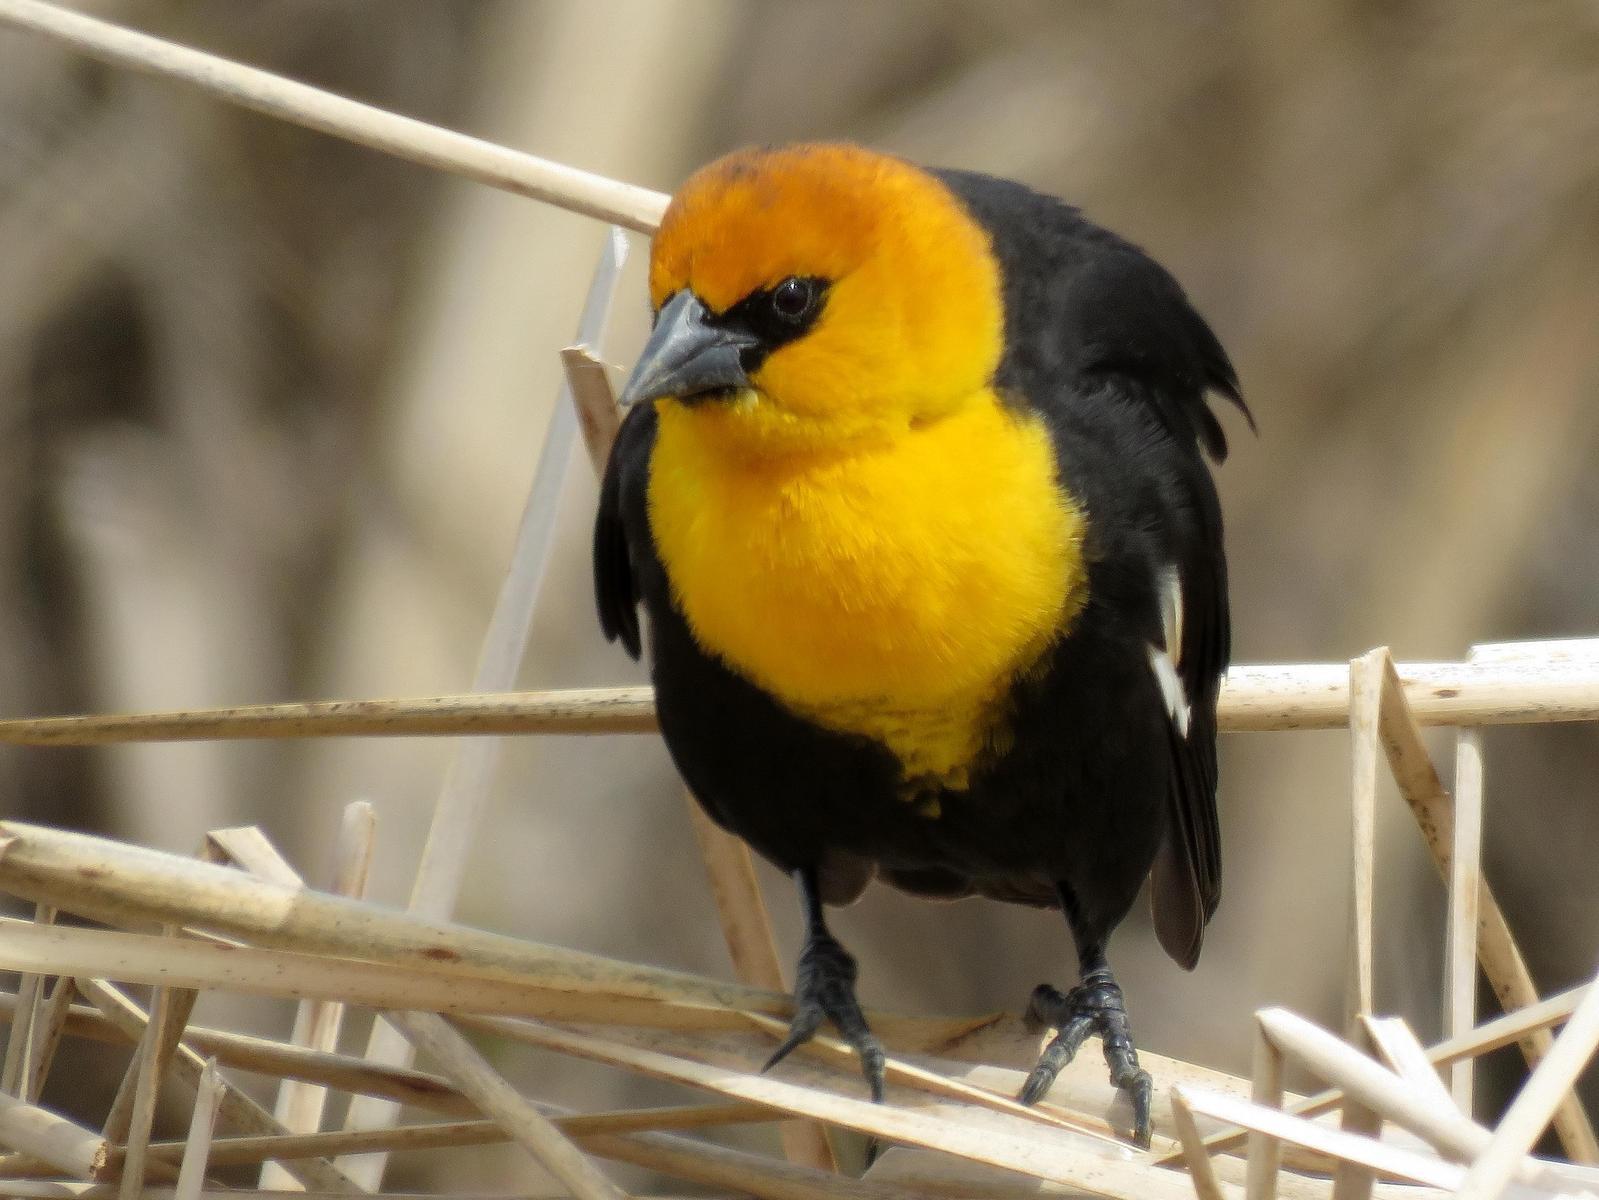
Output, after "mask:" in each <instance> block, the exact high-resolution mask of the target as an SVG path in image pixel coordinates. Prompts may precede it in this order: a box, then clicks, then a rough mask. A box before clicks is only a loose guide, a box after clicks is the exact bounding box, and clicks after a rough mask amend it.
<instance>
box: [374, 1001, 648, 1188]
mask: <svg viewBox="0 0 1599 1200" xmlns="http://www.w3.org/2000/svg"><path fill="white" fill-rule="evenodd" d="M387 1019H388V1021H389V1023H390V1024H392V1025H394V1026H395V1027H396V1028H397V1029H399V1030H400V1031H401V1032H402V1033H404V1034H405V1036H406V1037H407V1038H409V1039H410V1040H411V1042H412V1044H413V1045H415V1046H416V1048H417V1049H418V1050H420V1051H421V1052H422V1053H423V1054H426V1055H427V1056H428V1057H430V1058H432V1059H433V1060H434V1061H435V1062H437V1063H438V1064H439V1066H440V1067H441V1068H443V1070H444V1073H445V1074H446V1075H447V1076H449V1077H450V1079H452V1080H454V1082H455V1086H456V1087H457V1088H459V1089H460V1090H461V1094H462V1095H464V1096H468V1097H470V1098H471V1100H472V1103H474V1104H476V1105H477V1106H478V1107H479V1108H480V1109H482V1110H483V1112H484V1113H486V1114H487V1115H488V1116H489V1118H490V1119H491V1120H493V1121H494V1122H496V1123H497V1124H498V1125H499V1126H500V1127H501V1128H502V1129H504V1130H505V1132H506V1133H508V1134H510V1135H511V1137H513V1138H515V1139H516V1140H517V1141H518V1142H520V1143H521V1144H522V1146H523V1147H524V1148H525V1149H526V1150H527V1151H528V1153H529V1154H531V1155H532V1156H533V1159H534V1161H536V1162H537V1163H538V1164H539V1165H540V1166H542V1167H543V1168H544V1169H545V1170H547V1171H548V1172H550V1174H552V1175H554V1176H555V1177H556V1178H557V1179H559V1180H560V1181H561V1182H562V1183H564V1184H565V1185H566V1186H567V1187H568V1188H570V1189H571V1191H572V1195H574V1196H576V1197H577V1198H578V1200H625V1193H624V1192H623V1191H622V1190H621V1189H620V1188H619V1187H617V1186H616V1185H615V1184H614V1183H612V1182H611V1181H610V1180H609V1179H607V1178H606V1177H605V1176H604V1175H603V1174H602V1173H601V1172H600V1170H599V1168H598V1167H596V1166H595V1165H594V1164H593V1163H592V1162H590V1161H589V1159H588V1158H587V1156H585V1155H584V1154H583V1153H582V1152H580V1151H579V1150H578V1148H577V1147H576V1146H574V1145H573V1144H572V1143H571V1142H570V1141H569V1140H568V1139H567V1137H566V1135H565V1134H563V1133H562V1132H561V1131H560V1130H559V1129H557V1128H556V1127H555V1126H554V1125H553V1124H552V1123H551V1122H550V1119H549V1118H548V1117H546V1116H545V1115H544V1114H543V1113H541V1112H539V1110H538V1109H537V1108H535V1107H534V1106H533V1104H532V1103H531V1102H530V1101H528V1100H527V1099H526V1098H524V1097H523V1096H522V1094H521V1093H520V1092H518V1091H517V1090H516V1089H515V1088H514V1087H512V1086H511V1085H510V1084H509V1083H507V1082H506V1081H505V1079H504V1077H503V1076H501V1075H500V1073H499V1072H498V1071H496V1070H494V1068H492V1067H491V1066H489V1064H488V1060H486V1059H485V1058H484V1057H483V1056H482V1055H481V1054H479V1053H478V1052H477V1051H476V1050H475V1049H473V1047H472V1044H471V1043H470V1042H468V1041H467V1040H466V1038H464V1037H462V1036H461V1034H460V1033H459V1032H458V1031H457V1030H455V1029H454V1028H453V1027H451V1026H450V1024H449V1023H448V1022H446V1021H445V1020H444V1018H443V1017H440V1016H436V1015H434V1014H432V1013H418V1012H390V1013H388V1014H387Z"/></svg>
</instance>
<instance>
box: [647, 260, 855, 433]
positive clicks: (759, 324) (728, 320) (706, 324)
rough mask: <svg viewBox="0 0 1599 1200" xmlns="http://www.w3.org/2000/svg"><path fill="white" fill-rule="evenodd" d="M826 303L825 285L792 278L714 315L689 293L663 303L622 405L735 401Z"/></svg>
mask: <svg viewBox="0 0 1599 1200" xmlns="http://www.w3.org/2000/svg"><path fill="white" fill-rule="evenodd" d="M826 298H827V282H826V281H825V280H822V279H817V278H814V277H811V276H806V275H793V276H790V277H789V278H787V279H784V280H783V281H782V282H781V283H778V284H777V285H776V286H775V287H770V288H761V289H759V290H757V291H754V292H751V293H750V294H749V295H748V296H745V297H744V299H742V300H740V301H739V302H738V303H737V304H735V305H733V306H732V307H731V308H729V309H728V310H727V311H726V312H724V313H721V314H720V315H714V316H713V315H712V314H711V313H710V312H709V311H708V310H707V309H706V307H705V305H704V304H703V303H702V302H701V300H700V298H699V297H698V296H696V295H695V294H694V293H693V292H691V291H690V290H689V289H688V288H684V289H683V290H682V291H680V292H678V293H676V294H675V295H674V296H672V298H671V299H670V300H668V301H667V302H666V303H665V304H664V305H662V306H661V311H660V313H659V314H658V315H657V316H656V318H655V329H654V331H653V332H651V334H650V339H649V341H647V342H645V343H644V349H643V350H642V351H641V352H640V353H639V358H638V362H637V363H636V364H635V365H634V367H633V374H632V376H631V377H630V378H629V379H628V381H627V387H626V388H625V389H624V390H623V392H622V400H621V403H622V406H623V407H624V408H626V407H629V406H630V405H634V404H638V403H640V402H641V401H645V400H659V399H660V398H661V397H663V396H674V397H676V398H677V399H678V400H679V401H681V402H682V403H684V404H695V403H698V402H700V401H703V400H715V399H729V398H731V397H733V396H736V395H737V394H738V393H739V392H741V391H744V390H746V389H748V388H751V387H753V386H754V384H752V383H751V382H750V373H751V372H753V371H755V370H756V369H758V368H759V367H760V365H761V363H763V362H764V361H765V360H766V356H767V355H768V354H770V353H771V352H772V351H773V350H776V349H777V348H778V347H779V346H783V345H786V344H787V343H789V342H792V341H794V340H795V339H796V338H799V337H803V336H804V335H805V334H806V333H808V332H809V331H810V329H811V327H812V326H813V325H815V324H816V321H817V318H818V317H819V316H820V315H821V311H822V306H823V303H824V302H825V300H826Z"/></svg>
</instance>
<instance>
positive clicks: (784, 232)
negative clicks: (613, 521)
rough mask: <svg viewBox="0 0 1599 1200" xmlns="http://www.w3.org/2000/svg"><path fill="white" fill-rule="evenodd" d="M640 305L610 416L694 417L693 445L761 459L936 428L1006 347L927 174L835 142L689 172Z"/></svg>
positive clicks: (977, 234) (993, 300)
mask: <svg viewBox="0 0 1599 1200" xmlns="http://www.w3.org/2000/svg"><path fill="white" fill-rule="evenodd" d="M650 299H651V302H652V304H653V305H654V307H655V310H656V324H655V329H654V332H653V333H652V334H651V337H650V340H649V342H648V343H647V344H646V346H645V348H644V351H643V353H642V354H641V355H640V357H639V361H638V365H637V366H636V367H635V368H634V372H633V376H632V378H631V379H630V381H629V383H628V386H627V390H626V392H625V393H624V395H623V402H624V404H634V403H641V402H645V401H656V402H659V403H660V404H661V405H662V406H669V407H678V408H681V409H683V410H685V413H684V416H685V418H686V417H687V415H688V413H689V412H692V416H693V420H694V422H695V424H697V425H700V426H701V432H702V434H703V435H704V436H705V437H708V438H710V439H713V440H714V441H715V442H716V443H718V444H720V445H721V446H723V448H724V449H726V450H727V451H728V452H731V453H740V454H747V455H753V456H759V457H770V456H785V455H792V454H800V455H808V454H815V453H825V452H836V451H840V450H845V449H847V448H850V447H855V446H860V445H863V444H869V443H871V442H874V441H883V440H886V439H895V438H898V437H901V436H903V435H904V434H905V433H906V432H907V431H909V430H911V429H913V428H915V427H917V426H918V425H921V424H925V423H928V422H932V421H937V420H938V419H940V418H941V417H944V416H947V415H948V414H950V413H952V412H954V411H955V410H957V409H959V408H960V407H961V406H962V405H963V404H964V403H966V402H967V401H968V400H969V399H971V398H972V397H974V396H976V395H978V394H980V393H981V392H982V391H983V389H984V388H985V387H986V386H987V385H988V384H989V382H990V380H991V379H992V377H993V374H994V371H995V369H996V367H997V366H998V365H999V359H1000V354H1001V350H1002V347H1003V342H1004V310H1003V304H1002V301H1001V296H1000V276H999V268H998V266H997V264H996V263H995V261H994V257H993V254H992V252H991V249H990V246H989V241H988V237H987V235H986V234H985V233H984V232H983V230H982V229H981V228H980V227H979V226H978V225H977V223H976V222H975V221H974V220H973V219H972V218H971V216H970V215H968V213H967V212H966V210H965V208H964V207H963V206H962V204H961V202H960V201H959V200H958V199H957V198H956V197H955V196H954V194H953V193H951V192H950V191H949V189H947V188H946V187H945V186H944V185H943V184H942V183H941V182H940V181H939V180H938V179H936V178H935V177H933V176H932V175H930V174H928V173H927V172H925V171H922V170H920V169H918V168H917V167H915V166H913V165H911V164H910V163H907V162H904V161H902V160H900V159H897V158H892V157H889V156H887V155H882V154H876V153H873V152H871V151H868V150H864V149H862V148H860V147H857V146H849V145H826V144H815V145H798V146H790V147H785V148H781V149H761V150H744V151H740V152H738V153H735V154H731V155H729V156H727V157H726V158H723V159H719V160H718V161H716V162H713V163H711V164H710V165H709V166H707V167H704V168H703V169H701V170H700V171H698V172H697V173H696V174H695V175H694V176H693V177H691V178H690V179H689V180H688V182H687V183H686V184H684V185H683V188H682V189H681V190H680V191H679V192H678V194H677V195H676V196H675V197H674V198H673V200H672V203H671V206H670V207H669V208H668V209H667V211H666V215H665V217H664V218H663V219H662V221H661V228H660V231H659V233H658V234H657V235H656V238H655V242H654V247H653V250H652V255H651V259H650ZM664 410H665V409H664V407H663V412H664Z"/></svg>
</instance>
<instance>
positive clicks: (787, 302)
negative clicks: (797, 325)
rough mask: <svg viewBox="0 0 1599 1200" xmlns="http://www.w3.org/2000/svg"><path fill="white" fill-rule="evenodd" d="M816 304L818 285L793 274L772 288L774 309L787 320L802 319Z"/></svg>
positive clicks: (808, 314)
mask: <svg viewBox="0 0 1599 1200" xmlns="http://www.w3.org/2000/svg"><path fill="white" fill-rule="evenodd" d="M815 304H816V285H815V283H813V282H812V281H811V280H809V279H801V278H800V277H799V276H797V275H791V276H789V278H787V279H785V280H783V282H782V283H780V284H778V285H777V286H776V287H775V288H773V289H772V311H773V312H774V313H776V314H777V315H778V316H780V317H782V318H783V320H785V321H802V320H804V319H805V318H806V317H808V316H810V313H811V309H812V308H813V307H814V306H815Z"/></svg>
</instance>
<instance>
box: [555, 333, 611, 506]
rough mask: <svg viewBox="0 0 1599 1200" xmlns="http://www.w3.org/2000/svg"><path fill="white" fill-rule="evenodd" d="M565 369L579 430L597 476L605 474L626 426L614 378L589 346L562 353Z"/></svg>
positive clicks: (569, 348) (590, 463) (577, 347)
mask: <svg viewBox="0 0 1599 1200" xmlns="http://www.w3.org/2000/svg"><path fill="white" fill-rule="evenodd" d="M561 369H562V370H563V371H565V372H566V386H567V390H568V391H570V392H571V393H572V404H573V406H574V407H575V408H576V410H577V423H578V428H579V429H580V430H581V431H582V433H583V446H584V449H586V450H587V451H588V455H589V465H590V466H591V467H593V468H594V473H595V474H596V475H602V474H604V472H605V461H606V459H607V458H609V457H610V453H611V443H612V442H614V441H615V440H616V433H617V430H619V429H620V428H621V427H622V414H621V412H620V410H618V409H617V407H616V397H615V395H614V394H613V393H612V391H611V380H610V376H608V375H607V374H606V373H605V364H604V363H603V362H601V361H600V359H599V356H598V355H597V354H595V353H594V351H593V349H592V347H589V346H583V345H578V346H568V347H566V348H565V349H564V350H562V351H561Z"/></svg>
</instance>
